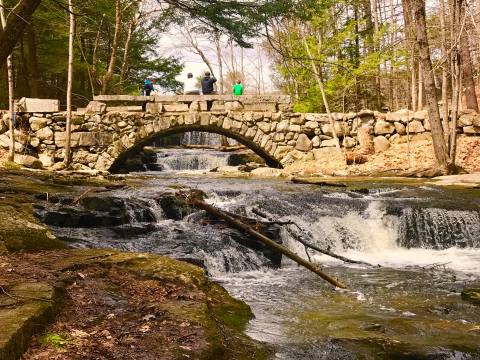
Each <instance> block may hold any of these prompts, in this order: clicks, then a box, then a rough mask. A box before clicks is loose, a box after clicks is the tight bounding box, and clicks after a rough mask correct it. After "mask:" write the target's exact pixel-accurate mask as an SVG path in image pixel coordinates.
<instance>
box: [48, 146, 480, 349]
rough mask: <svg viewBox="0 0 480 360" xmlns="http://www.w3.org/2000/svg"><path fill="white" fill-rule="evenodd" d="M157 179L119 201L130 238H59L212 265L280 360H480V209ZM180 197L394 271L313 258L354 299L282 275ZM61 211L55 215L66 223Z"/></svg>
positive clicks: (298, 274) (267, 185) (391, 197)
mask: <svg viewBox="0 0 480 360" xmlns="http://www.w3.org/2000/svg"><path fill="white" fill-rule="evenodd" d="M168 151H170V150H168ZM185 154H188V151H187V152H185V151H184V150H181V151H180V150H179V152H178V153H177V154H176V156H178V157H181V156H186V155H185ZM195 156H199V154H196V155H195ZM209 156H210V155H209ZM209 161H211V160H209ZM173 163H175V162H173ZM211 164H212V163H210V165H208V166H211ZM182 167H187V168H188V166H185V165H182ZM173 168H176V166H173V167H172V169H173ZM157 175H158V178H154V179H150V180H148V181H146V182H145V183H144V185H145V186H144V187H142V188H135V189H129V190H115V191H112V192H111V193H110V194H109V196H112V197H116V198H119V199H121V201H122V202H123V203H128V204H130V203H131V202H132V199H135V200H134V203H135V204H136V205H135V206H131V205H129V206H130V207H129V206H126V208H127V209H128V211H127V213H128V214H129V215H128V220H126V221H125V222H126V223H125V224H123V225H121V228H122V231H118V229H117V230H112V228H111V227H101V226H97V227H89V228H80V229H79V228H78V227H77V228H74V227H68V226H67V227H65V226H64V227H61V226H58V224H56V226H54V227H53V229H54V231H55V232H56V233H57V235H59V236H60V237H62V238H70V239H73V244H74V246H98V247H113V248H120V249H125V250H135V251H151V252H156V253H160V254H166V255H169V256H173V257H176V258H180V259H188V261H192V262H195V263H198V264H202V265H203V266H205V267H206V268H207V270H208V272H209V274H210V275H211V276H213V277H214V278H215V279H216V280H217V281H220V282H221V283H222V284H223V285H224V286H225V287H226V288H227V289H228V290H229V291H230V292H231V293H232V294H233V295H234V296H237V297H239V298H241V299H243V300H245V301H247V302H248V303H249V304H250V305H251V306H252V308H253V311H254V313H255V315H256V319H255V320H253V321H252V322H251V324H250V326H249V329H248V334H250V335H251V336H253V337H255V338H257V339H260V340H264V341H267V342H269V343H270V344H272V346H274V347H275V349H276V350H277V355H276V356H277V358H279V359H366V358H369V359H370V358H371V359H377V358H378V359H390V358H398V359H478V358H480V348H479V345H478V344H480V334H479V333H478V330H475V329H476V326H477V327H478V328H480V315H479V314H478V311H477V312H475V311H474V310H473V309H472V308H471V307H469V305H467V304H461V300H460V298H459V295H458V292H459V290H461V288H463V287H464V286H465V285H466V284H468V283H471V282H472V281H473V282H474V281H478V279H479V278H480V226H479V224H480V220H479V219H480V217H479V216H480V212H479V209H480V201H479V198H478V197H472V196H470V195H468V194H467V195H465V194H461V193H452V192H449V191H446V190H445V191H444V190H438V189H433V188H418V187H415V188H413V187H405V186H390V187H385V186H379V187H376V186H370V187H371V189H364V188H362V189H360V191H357V190H355V189H353V190H343V189H341V190H335V189H332V188H322V187H314V186H307V185H294V184H288V183H284V182H278V181H269V180H244V179H220V178H215V177H211V176H206V175H203V177H191V176H190V177H183V178H182V177H180V176H175V177H170V176H168V177H162V176H161V175H160V174H159V173H157ZM179 187H188V188H197V189H199V190H202V191H204V192H205V193H206V194H207V195H208V199H209V200H208V201H209V202H211V203H212V204H214V205H216V206H218V207H221V208H223V209H225V210H229V211H233V212H238V213H242V214H245V215H248V216H255V215H254V213H253V212H252V209H253V208H257V209H260V210H261V211H262V212H263V213H266V214H268V215H269V216H270V217H271V218H273V219H278V220H282V221H287V220H288V221H293V222H295V223H296V224H297V225H298V226H299V227H300V228H301V229H302V230H303V231H304V234H305V235H306V236H307V237H308V238H309V241H311V242H312V243H315V244H316V245H317V246H319V247H322V248H328V249H330V250H331V251H333V252H337V253H339V254H341V255H344V256H347V257H350V258H353V259H358V260H363V261H367V262H369V263H371V264H373V265H377V264H379V265H381V266H382V267H379V268H377V267H362V266H358V265H355V266H346V265H344V264H341V263H340V262H339V261H338V260H336V259H332V258H327V257H326V256H321V255H318V254H315V253H314V252H313V251H311V250H310V251H309V256H310V257H311V258H312V259H313V260H314V261H318V262H320V263H322V264H323V265H324V266H325V267H326V269H325V271H327V272H329V273H331V274H332V275H334V276H338V277H339V278H340V279H341V280H343V281H345V282H347V284H348V285H349V287H350V288H351V290H349V291H346V292H339V291H332V290H331V289H330V288H329V287H328V286H327V285H325V284H323V283H322V282H321V281H320V280H319V279H318V278H316V277H315V276H314V275H312V274H310V273H308V272H306V271H304V270H303V269H300V268H298V267H296V266H295V265H292V264H291V263H289V262H287V261H284V262H283V266H282V268H280V269H272V268H271V263H270V261H269V260H268V259H267V257H265V255H264V254H263V253H260V252H258V251H256V250H253V249H252V248H247V247H245V246H243V245H242V244H241V241H240V242H239V241H238V236H239V233H238V232H236V231H233V230H231V229H229V228H228V227H225V226H222V225H215V223H211V221H210V220H208V219H207V220H205V215H204V214H203V213H202V212H193V213H190V214H189V215H186V216H183V215H182V216H179V217H178V218H176V216H175V215H171V214H170V215H169V211H170V210H171V209H169V208H165V206H164V205H165V204H164V202H162V201H161V200H159V199H160V198H161V197H162V196H163V195H162V194H164V193H165V192H170V193H171V189H172V188H179ZM49 206H50V208H48V209H46V213H48V212H59V210H58V208H57V207H58V205H49ZM118 206H119V208H122V206H120V205H118ZM44 217H48V216H45V215H44ZM53 225H55V224H53ZM297 230H298V229H297ZM281 234H282V236H281V237H282V240H283V243H284V245H286V246H288V247H289V248H290V249H292V250H294V251H295V252H297V253H298V254H299V255H301V256H304V257H305V258H307V255H306V252H305V248H304V247H303V246H302V245H300V244H299V243H298V242H297V241H295V240H294V239H293V238H292V237H291V235H290V233H289V232H288V231H286V229H285V228H284V229H283V230H282V232H281ZM472 306H473V305H472ZM463 333H465V334H469V335H468V336H466V338H461V334H463ZM460 338H461V340H459V339H460ZM368 354H370V355H368ZM399 354H400V355H399Z"/></svg>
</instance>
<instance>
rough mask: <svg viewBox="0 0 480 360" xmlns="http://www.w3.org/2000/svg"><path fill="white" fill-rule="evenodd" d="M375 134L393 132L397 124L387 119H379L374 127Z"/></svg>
mask: <svg viewBox="0 0 480 360" xmlns="http://www.w3.org/2000/svg"><path fill="white" fill-rule="evenodd" d="M374 132H375V135H384V134H393V133H394V132H395V126H394V125H393V124H392V123H389V122H386V121H377V122H376V123H375V127H374Z"/></svg>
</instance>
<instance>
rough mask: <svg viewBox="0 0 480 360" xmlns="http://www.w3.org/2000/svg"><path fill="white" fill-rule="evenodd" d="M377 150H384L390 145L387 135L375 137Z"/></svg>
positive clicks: (374, 141) (374, 142)
mask: <svg viewBox="0 0 480 360" xmlns="http://www.w3.org/2000/svg"><path fill="white" fill-rule="evenodd" d="M373 144H374V147H375V152H383V151H385V150H388V148H389V147H390V141H388V139H387V138H386V137H385V136H376V137H375V138H374V139H373Z"/></svg>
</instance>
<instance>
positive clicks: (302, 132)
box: [0, 97, 480, 170]
mask: <svg viewBox="0 0 480 360" xmlns="http://www.w3.org/2000/svg"><path fill="white" fill-rule="evenodd" d="M142 98H144V97H142ZM202 101H203V100H202ZM205 101H207V100H205ZM208 101H210V100H208ZM211 101H212V103H211V104H208V103H207V104H202V102H201V101H197V100H193V101H190V102H188V104H187V103H184V104H181V103H172V104H166V103H160V102H153V103H148V104H147V105H149V106H148V107H147V111H146V112H117V111H110V112H106V111H107V106H105V105H104V104H103V105H102V104H101V103H98V102H92V104H90V105H91V106H89V109H87V112H86V113H75V114H74V116H73V119H72V161H73V168H74V169H76V170H88V169H95V170H108V169H110V168H111V166H112V165H113V164H114V163H115V162H116V161H117V160H118V159H121V158H122V157H125V156H127V155H128V154H129V153H130V152H132V151H135V150H138V149H141V147H142V146H144V145H145V144H147V143H148V142H149V141H151V140H153V139H154V138H155V137H161V136H165V135H168V134H171V133H176V132H177V133H178V132H185V131H192V130H197V131H208V132H217V133H220V134H224V135H226V136H229V137H232V138H234V139H236V140H238V141H239V142H241V143H243V144H244V145H246V146H248V147H249V148H251V149H252V150H254V151H255V152H257V153H258V154H259V155H260V156H262V157H264V158H265V159H266V161H267V163H268V164H269V165H271V166H282V165H283V166H284V165H286V164H289V163H291V162H294V161H296V160H299V159H314V158H318V157H321V156H323V155H322V154H326V153H328V152H324V151H320V150H321V149H322V148H329V147H334V146H335V140H334V138H333V131H335V133H336V135H337V136H338V137H339V138H340V141H341V144H342V146H343V147H345V148H347V149H351V150H354V149H355V148H356V147H358V146H359V136H358V134H359V129H360V128H363V129H364V131H363V132H364V133H367V134H368V136H369V137H370V138H371V139H372V140H373V144H374V146H375V151H384V150H386V149H388V147H389V146H390V144H392V143H401V142H406V141H407V138H408V136H407V133H408V134H409V135H410V140H412V141H415V140H429V139H431V134H430V129H431V127H430V123H429V120H428V115H427V112H426V111H419V112H415V113H414V112H411V111H408V110H400V111H397V112H393V113H378V112H373V111H369V110H363V111H360V112H358V113H347V114H343V113H334V114H333V116H334V119H335V126H334V129H332V128H331V126H330V122H329V119H328V116H327V115H326V114H309V113H307V114H303V113H294V112H291V111H281V110H279V108H278V106H279V105H280V103H275V106H276V108H275V109H273V108H272V109H270V108H268V106H269V105H268V104H270V103H269V102H264V103H261V102H257V103H256V104H254V103H253V102H252V108H253V109H257V110H246V108H248V107H246V105H248V104H245V103H242V102H240V101H238V100H237V99H236V98H229V99H225V100H218V99H215V100H211ZM179 104H180V105H181V106H180V105H179ZM262 104H263V105H265V104H266V105H267V107H261V106H260V105H262ZM169 105H171V106H169ZM263 105H262V106H263ZM283 105H285V106H286V107H288V106H289V105H288V104H287V103H286V102H285V103H283ZM205 106H207V108H205ZM255 106H258V107H255ZM270 110H276V111H270ZM286 110H289V109H286ZM0 116H1V118H0V119H1V120H0V147H1V148H4V149H7V148H8V146H9V135H8V131H7V130H8V125H7V124H8V121H9V120H8V119H9V114H8V113H6V112H3V113H2V112H0ZM17 125H18V129H17V130H16V140H17V142H16V145H15V147H16V151H17V152H18V153H21V154H26V155H27V156H30V158H28V157H19V158H20V159H23V160H22V162H23V163H24V165H27V166H28V163H35V161H36V165H35V166H36V167H40V166H43V167H45V168H53V169H56V168H59V167H60V163H61V162H63V157H64V147H65V114H64V113H23V114H20V115H18V116H17ZM457 125H458V129H457V131H458V132H459V133H463V134H466V135H477V136H478V135H479V134H480V115H479V114H476V113H473V112H465V113H462V114H461V116H460V118H459V121H458V124H457ZM32 157H33V159H32Z"/></svg>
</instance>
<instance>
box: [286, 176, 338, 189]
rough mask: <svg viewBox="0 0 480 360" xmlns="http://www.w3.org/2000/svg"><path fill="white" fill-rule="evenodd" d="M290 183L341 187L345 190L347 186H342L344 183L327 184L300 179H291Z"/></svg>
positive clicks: (327, 182)
mask: <svg viewBox="0 0 480 360" xmlns="http://www.w3.org/2000/svg"><path fill="white" fill-rule="evenodd" d="M292 182H293V183H294V184H308V185H318V186H331V187H341V188H346V187H347V184H344V183H337V182H329V181H318V180H308V179H302V178H293V179H292Z"/></svg>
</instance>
